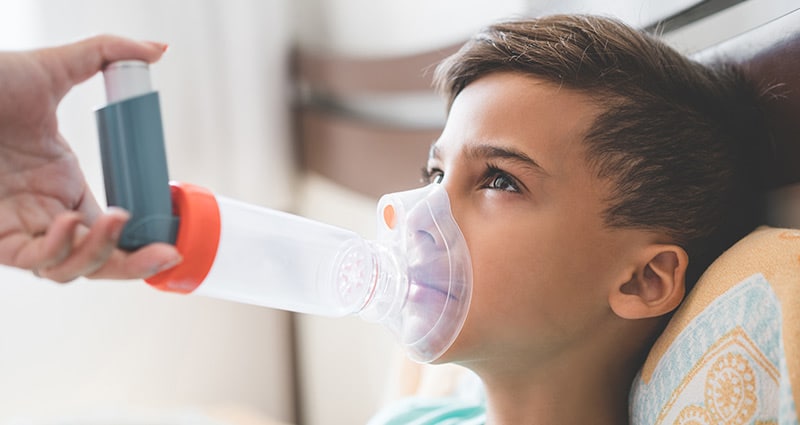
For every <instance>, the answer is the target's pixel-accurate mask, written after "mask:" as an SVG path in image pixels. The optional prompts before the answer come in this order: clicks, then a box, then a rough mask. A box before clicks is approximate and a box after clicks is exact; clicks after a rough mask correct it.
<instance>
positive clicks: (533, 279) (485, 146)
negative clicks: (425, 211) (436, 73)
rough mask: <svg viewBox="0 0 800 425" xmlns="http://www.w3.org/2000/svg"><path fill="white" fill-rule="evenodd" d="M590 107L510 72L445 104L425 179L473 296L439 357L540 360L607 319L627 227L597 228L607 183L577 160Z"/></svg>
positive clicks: (593, 110)
mask: <svg viewBox="0 0 800 425" xmlns="http://www.w3.org/2000/svg"><path fill="white" fill-rule="evenodd" d="M598 112H599V109H598V107H597V106H595V105H593V104H592V103H591V102H590V100H589V98H588V97H586V96H585V95H583V94H580V93H577V92H575V91H571V90H567V89H563V88H561V89H560V88H558V87H557V86H555V85H553V84H551V83H547V82H544V81H541V80H537V79H535V78H532V77H529V76H522V75H519V74H513V73H495V74H490V75H488V76H485V77H483V78H481V79H479V80H477V81H475V82H473V83H471V84H470V85H468V86H467V87H466V88H465V89H464V90H463V91H462V92H461V93H460V94H459V95H458V97H457V98H456V99H455V101H454V103H453V106H452V109H451V110H450V114H449V117H448V121H447V124H446V126H445V129H444V131H443V132H442V135H441V137H440V138H439V140H438V141H437V142H436V143H435V144H434V146H433V147H432V149H431V157H430V160H429V163H428V172H429V174H430V175H431V181H435V182H440V183H441V184H443V185H445V187H446V189H447V191H448V194H449V196H450V200H451V204H452V209H453V214H454V216H455V218H456V220H457V222H458V224H459V226H460V228H461V230H462V232H463V233H464V236H465V238H466V241H467V245H468V246H469V249H470V254H471V257H472V262H473V272H474V292H473V298H472V305H471V306H470V311H469V315H468V317H467V320H466V323H465V325H464V328H463V330H462V331H461V334H460V335H459V337H458V339H457V340H456V342H455V343H454V345H453V346H452V347H451V348H450V350H449V351H448V352H447V353H445V355H444V356H443V357H442V358H441V359H439V360H440V361H443V362H444V361H456V362H460V363H465V364H469V363H470V362H473V361H481V360H490V359H492V358H497V359H499V358H503V359H508V356H509V355H512V356H513V355H515V353H516V354H519V355H520V356H522V357H521V358H524V359H525V361H536V360H537V359H538V360H539V361H544V360H546V358H548V357H553V356H558V355H560V354H559V353H563V352H564V349H566V348H567V347H570V346H574V344H575V343H576V342H578V343H582V342H580V341H588V340H590V339H592V338H598V336H597V335H595V332H594V330H595V329H596V326H598V325H600V324H602V323H603V321H605V320H611V319H610V315H611V310H610V308H609V305H608V295H609V290H610V288H611V286H610V284H611V283H613V282H616V281H619V280H620V279H625V278H630V275H631V274H632V273H633V270H632V269H630V270H628V269H627V265H626V263H625V262H624V258H626V254H628V253H630V252H631V249H632V248H630V247H628V245H629V243H630V239H628V238H629V237H630V235H629V234H628V232H627V231H624V230H613V229H610V228H607V227H606V226H604V224H603V212H604V209H605V207H606V201H605V200H606V198H607V196H608V193H609V192H608V182H605V181H602V180H599V179H598V178H597V177H595V176H594V175H593V174H592V173H591V171H590V170H589V168H588V165H587V162H586V160H585V157H584V148H583V141H582V139H583V135H584V133H585V132H586V131H587V129H588V128H589V126H590V125H591V123H592V121H593V119H594V117H595V116H596V115H597V114H598ZM512 363H513V362H509V363H508V366H509V367H511V368H514V366H515V365H513V364H512Z"/></svg>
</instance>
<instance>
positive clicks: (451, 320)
mask: <svg viewBox="0 0 800 425" xmlns="http://www.w3.org/2000/svg"><path fill="white" fill-rule="evenodd" d="M377 236H378V237H377V241H375V242H374V244H375V246H374V247H373V252H378V256H380V257H381V258H380V259H379V260H378V261H377V262H376V267H377V268H378V269H380V272H379V275H381V277H380V278H379V279H378V280H379V281H380V282H379V284H378V285H376V286H375V290H374V291H373V293H372V294H371V296H370V299H369V300H368V301H367V302H366V303H365V307H364V308H363V309H362V310H361V312H360V313H359V314H360V315H361V317H362V318H364V319H365V320H369V321H372V322H377V323H380V324H382V325H383V326H385V327H386V328H388V329H389V330H390V331H391V333H392V334H393V335H394V336H395V337H396V339H397V340H398V341H399V343H400V344H401V345H402V346H403V347H404V348H405V350H406V352H407V354H408V355H409V357H410V358H411V359H413V360H415V361H418V362H423V363H426V362H431V361H434V360H436V359H437V358H439V357H440V356H441V355H442V354H444V353H445V352H446V351H447V349H448V348H450V346H451V345H452V344H453V342H454V341H455V339H456V337H457V336H458V334H459V332H460V331H461V328H462V326H463V325H464V321H465V319H466V317H467V311H468V310H469V304H470V299H471V296H472V265H471V262H470V256H469V251H468V249H467V244H466V241H465V240H464V236H463V235H462V233H461V230H460V229H459V227H458V225H457V224H456V221H455V219H454V218H453V215H452V212H451V210H450V200H449V198H448V195H447V192H446V191H445V189H444V187H443V186H441V185H438V184H432V185H429V186H426V187H423V188H420V189H415V190H410V191H406V192H399V193H392V194H388V195H385V196H383V197H382V198H381V199H380V201H379V202H378V234H377Z"/></svg>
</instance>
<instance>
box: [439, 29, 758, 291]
mask: <svg viewBox="0 0 800 425" xmlns="http://www.w3.org/2000/svg"><path fill="white" fill-rule="evenodd" d="M495 72H516V73H522V74H525V75H531V76H533V77H536V78H540V79H543V80H546V81H549V82H551V83H553V84H556V85H558V86H560V87H565V88H568V89H573V90H578V91H580V92H581V93H584V94H587V95H588V96H589V97H590V98H591V99H593V100H594V101H595V102H597V103H598V104H599V105H600V106H601V107H602V110H603V111H604V112H602V113H601V114H600V115H599V116H598V117H597V118H596V119H595V122H594V123H593V125H592V126H591V128H590V130H589V131H588V132H587V134H586V135H585V140H584V143H585V146H586V155H587V158H586V160H587V162H588V164H589V166H590V167H591V169H592V170H594V172H595V173H596V175H597V176H598V177H599V178H603V179H610V181H612V182H613V183H614V185H613V186H614V189H613V190H612V193H611V196H610V199H608V200H607V209H606V212H605V217H604V219H605V222H606V224H607V225H608V226H613V227H632V228H641V229H649V230H656V231H660V232H664V233H665V234H666V235H668V236H669V237H670V238H671V239H672V240H673V242H674V243H676V244H678V245H680V246H682V247H683V248H684V249H685V250H686V251H687V252H688V254H689V257H690V267H689V271H688V272H687V286H688V287H691V286H692V285H693V284H694V282H695V281H696V279H698V278H699V276H700V274H701V273H702V271H703V270H705V269H706V268H707V267H708V265H709V264H710V263H711V261H713V260H714V259H715V258H716V257H717V256H718V255H719V254H721V253H722V252H723V251H724V250H725V249H727V248H728V247H729V246H730V245H732V244H733V243H734V242H735V241H736V240H738V239H740V238H741V237H743V236H744V235H745V234H747V233H748V232H749V231H751V230H752V229H753V228H755V227H756V226H757V225H758V224H759V223H761V221H762V208H761V207H762V204H763V203H762V202H761V200H760V194H761V191H762V183H761V176H759V175H757V173H756V168H757V167H755V166H753V165H752V162H750V161H755V160H756V159H755V158H754V157H753V155H754V154H755V153H754V152H755V146H756V144H757V143H758V141H757V140H756V139H758V138H760V137H762V135H764V134H766V132H765V131H764V130H763V124H762V119H761V115H760V114H759V112H758V110H757V108H756V106H755V104H756V103H755V97H754V96H753V93H751V91H750V89H749V87H750V86H749V85H748V84H747V83H746V82H745V81H744V80H743V78H742V77H741V76H740V74H739V73H737V72H736V71H735V70H734V69H733V68H731V67H726V66H715V67H711V66H705V65H702V64H700V63H697V62H694V61H692V60H690V59H688V58H687V57H685V56H683V55H681V54H679V53H678V52H676V51H675V50H673V49H672V48H670V47H669V46H667V45H666V44H665V43H663V42H662V41H660V40H658V39H657V38H656V37H654V36H651V35H648V34H646V33H643V32H640V31H637V30H635V29H633V28H630V27H629V26H627V25H625V24H623V23H621V22H619V21H616V20H613V19H608V18H601V17H596V16H586V15H556V16H549V17H544V18H538V19H530V20H523V21H512V22H504V23H498V24H496V25H492V26H490V27H488V28H486V29H484V30H482V31H480V32H479V33H478V34H476V35H475V36H474V37H473V38H472V39H471V40H469V41H468V42H467V43H466V44H465V45H464V46H463V47H462V48H461V49H460V50H459V51H458V52H457V53H455V54H454V55H452V56H450V57H449V58H447V59H445V60H444V61H443V62H442V63H441V64H439V66H438V67H437V69H436V73H435V76H434V81H435V84H436V86H437V89H438V90H439V91H440V92H442V93H443V94H444V95H445V96H446V97H447V98H448V100H449V105H452V102H453V100H454V99H455V97H456V96H457V95H458V94H459V93H460V92H461V90H462V89H463V88H464V87H466V86H467V85H468V84H470V83H471V82H473V81H475V80H477V79H479V78H481V77H483V76H485V75H488V74H490V73H495ZM531 118H532V119H535V117H531Z"/></svg>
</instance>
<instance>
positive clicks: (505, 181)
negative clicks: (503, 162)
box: [485, 168, 520, 193]
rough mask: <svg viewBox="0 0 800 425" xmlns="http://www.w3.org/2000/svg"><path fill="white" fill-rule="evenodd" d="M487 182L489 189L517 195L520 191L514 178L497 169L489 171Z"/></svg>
mask: <svg viewBox="0 0 800 425" xmlns="http://www.w3.org/2000/svg"><path fill="white" fill-rule="evenodd" d="M485 182H486V188H488V189H494V190H502V191H504V192H515V193H516V192H519V191H520V189H519V185H518V184H517V182H516V180H515V179H514V178H513V177H511V176H509V175H508V174H507V173H506V172H505V171H502V170H499V169H496V168H490V169H489V171H488V173H487V177H486V180H485Z"/></svg>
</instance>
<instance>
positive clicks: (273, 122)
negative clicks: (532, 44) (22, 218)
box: [0, 0, 798, 425]
mask: <svg viewBox="0 0 800 425" xmlns="http://www.w3.org/2000/svg"><path fill="white" fill-rule="evenodd" d="M797 7H798V5H797V0H747V1H736V0H727V1H724V0H723V1H720V0H707V1H702V0H673V1H668V2H663V1H659V0H650V1H647V0H641V1H634V0H625V1H612V0H607V1H590V0H583V1H571V0H567V1H546V0H494V1H491V2H486V1H477V0H433V1H431V0H406V1H402V2H401V1H372V0H226V1H224V2H223V1H221V0H218V1H217V0H195V1H180V0H136V1H133V0H119V1H114V2H109V1H101V0H72V1H69V2H66V1H57V0H25V1H23V0H19V1H14V0H0V49H4V50H17V49H30V48H36V47H44V46H50V45H57V44H62V43H66V42H70V41H75V40H78V39H81V38H85V37H88V36H91V35H96V34H101V33H113V34H118V35H124V36H128V37H133V38H137V39H149V40H156V41H161V42H166V43H168V44H169V46H170V47H169V50H168V51H167V53H166V55H165V56H164V57H163V59H162V60H161V61H160V62H158V63H157V64H156V65H153V66H152V67H151V76H152V79H153V85H154V87H155V88H156V89H157V90H158V91H160V93H161V102H162V113H163V120H164V127H165V128H164V130H165V136H166V143H167V154H168V163H169V168H170V177H171V178H173V179H175V180H181V181H187V182H192V183H196V184H199V185H203V186H205V187H208V188H210V189H212V190H213V191H215V192H216V193H219V194H222V195H225V196H229V197H233V198H238V199H241V200H244V201H247V202H250V203H255V204H259V205H263V206H267V207H271V208H276V209H280V210H285V211H289V212H292V213H296V214H301V215H304V216H308V217H311V218H314V219H317V220H320V221H324V222H328V223H331V224H335V225H338V226H341V227H345V228H349V229H352V230H354V231H356V232H358V233H360V234H362V235H363V236H365V237H371V236H372V234H373V231H374V229H373V227H374V225H375V224H374V222H375V219H374V208H375V201H376V200H377V198H378V196H379V195H380V194H381V193H386V192H393V191H397V190H403V189H408V188H411V187H413V186H416V185H418V181H419V169H420V168H421V167H422V166H423V164H424V161H425V160H426V155H427V148H428V145H429V144H430V143H431V142H433V140H434V139H435V138H436V136H437V134H438V131H439V130H440V129H441V126H442V125H443V122H444V117H445V110H444V103H443V102H442V101H441V100H440V99H439V98H437V97H436V95H435V94H433V93H432V92H431V90H430V77H431V74H432V70H433V67H434V66H435V64H436V62H437V61H438V60H440V59H441V58H443V57H444V56H446V55H447V54H448V53H450V52H453V51H454V49H455V48H457V46H458V45H459V44H460V43H462V42H463V41H464V40H466V39H467V38H468V37H469V35H470V34H472V33H473V32H474V31H476V30H477V29H479V28H480V27H482V26H484V25H487V24H490V23H492V22H495V21H498V20H501V19H504V18H512V17H521V16H536V15H540V14H547V13H554V12H586V13H602V14H605V15H612V16H617V17H619V18H621V19H623V20H626V21H627V22H629V23H631V24H632V25H635V26H637V27H640V28H644V29H648V30H650V31H654V32H656V33H658V34H660V35H662V36H663V37H664V39H665V40H667V41H668V42H669V43H671V44H672V45H674V46H675V47H676V48H678V49H680V50H682V51H684V52H686V53H692V52H695V51H697V50H700V49H702V48H704V47H707V46H710V45H712V44H714V43H717V42H720V41H722V40H725V39H727V38H730V37H733V36H735V35H737V34H739V33H741V32H744V31H746V30H748V29H751V28H753V27H756V26H758V25H759V24H761V23H764V22H766V21H768V20H770V19H773V18H776V17H778V16H780V15H782V14H784V13H787V12H789V11H791V10H793V9H796V8H797ZM0 78H1V76H0ZM0 95H2V94H0ZM104 99H105V97H104V92H103V84H102V78H101V77H100V76H96V77H94V78H92V79H90V80H89V81H87V82H86V83H84V84H82V85H80V86H78V87H76V88H75V89H74V90H73V91H72V92H70V93H69V94H68V95H67V97H66V98H65V99H64V101H63V103H62V105H61V107H60V109H59V120H60V126H61V130H62V133H63V134H64V135H65V137H66V138H67V140H68V141H70V143H71V145H72V146H73V148H74V149H75V151H76V152H77V153H78V156H79V158H80V160H81V164H82V166H83V168H84V171H85V173H86V175H87V178H88V179H89V180H90V183H91V185H92V188H93V190H94V192H95V194H96V195H97V197H98V198H99V199H100V201H101V202H104V189H103V179H102V170H101V165H100V154H99V148H98V142H97V132H96V128H95V121H94V116H93V111H94V110H95V109H96V108H97V107H99V106H102V104H103V103H104ZM400 358H401V353H399V352H398V351H397V349H396V348H395V346H394V345H393V342H392V340H391V338H390V337H389V335H388V334H386V333H384V331H383V329H381V328H378V327H376V326H375V325H371V324H367V323H364V322H362V321H360V320H359V319H357V318H336V319H332V318H320V317H311V316H304V315H295V314H291V313H287V312H281V311H274V310H269V309H266V308H260V307H255V306H248V305H241V304H235V303H232V302H227V301H219V300H212V299H205V298H201V297H192V296H178V295H172V294H166V293H161V292H158V291H156V290H154V289H151V288H150V287H148V286H147V285H146V284H144V283H143V282H141V281H129V282H125V281H89V280H79V281H76V282H74V283H72V284H69V285H56V284H54V283H51V282H48V281H44V280H39V279H37V278H35V277H34V276H32V275H31V274H30V273H26V272H20V271H18V270H13V269H8V268H0V423H9V424H62V423H83V424H86V423H98V424H100V423H131V424H134V423H135V424H150V423H154V424H155V423H158V424H165V423H180V424H226V423H245V421H248V420H249V421H251V422H248V423H267V422H261V421H266V420H267V418H270V419H274V420H276V421H281V422H285V423H296V424H308V425H328V424H360V423H364V422H365V421H366V420H367V419H368V418H369V417H370V415H372V414H373V413H374V412H375V411H376V410H377V409H378V408H379V407H380V405H381V404H382V403H383V402H385V401H386V399H387V398H388V397H390V396H391V393H392V390H391V386H392V383H393V382H395V381H394V379H395V377H394V376H393V375H394V373H395V366H394V365H396V364H397V362H398V360H399V359H400Z"/></svg>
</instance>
